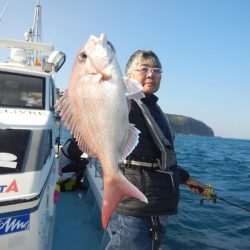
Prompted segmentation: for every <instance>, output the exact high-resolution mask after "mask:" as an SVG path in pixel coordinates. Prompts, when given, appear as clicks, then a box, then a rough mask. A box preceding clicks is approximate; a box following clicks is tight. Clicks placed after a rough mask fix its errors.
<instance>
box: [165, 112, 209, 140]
mask: <svg viewBox="0 0 250 250" xmlns="http://www.w3.org/2000/svg"><path fill="white" fill-rule="evenodd" d="M166 116H167V117H168V120H169V122H170V124H171V126H172V128H173V130H174V132H175V134H184V135H200V136H214V131H213V130H212V129H211V128H210V127H208V126H207V125H206V124H205V123H203V122H201V121H198V120H196V119H194V118H191V117H187V116H183V115H173V114H166Z"/></svg>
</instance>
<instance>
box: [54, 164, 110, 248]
mask: <svg viewBox="0 0 250 250" xmlns="http://www.w3.org/2000/svg"><path fill="white" fill-rule="evenodd" d="M94 171H95V170H94V167H91V164H90V167H89V168H88V170H87V171H86V172H87V176H88V182H89V188H88V189H87V190H84V191H71V192H61V193H60V200H59V203H58V205H57V208H56V217H55V225H54V236H53V243H52V250H69V249H70V250H103V249H105V246H106V244H107V242H108V240H109V238H108V234H107V232H106V231H104V230H103V228H102V225H101V213H100V198H99V197H98V199H97V195H98V196H100V188H99V189H98V190H99V191H98V190H97V186H98V185H97V184H98V182H100V177H98V176H96V175H95V174H94ZM99 185H100V184H99Z"/></svg>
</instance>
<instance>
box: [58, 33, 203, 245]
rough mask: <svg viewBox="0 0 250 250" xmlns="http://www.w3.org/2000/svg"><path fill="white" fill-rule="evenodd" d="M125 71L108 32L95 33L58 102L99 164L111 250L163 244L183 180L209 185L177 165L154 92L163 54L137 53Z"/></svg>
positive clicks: (68, 123)
mask: <svg viewBox="0 0 250 250" xmlns="http://www.w3.org/2000/svg"><path fill="white" fill-rule="evenodd" d="M126 74H127V77H125V78H123V77H122V73H121V70H120V67H119V65H118V63H117V60H116V56H115V51H114V48H113V46H112V44H111V43H110V42H109V41H108V40H107V37H106V35H105V34H101V35H100V37H95V36H90V38H89V39H88V41H87V43H86V44H85V45H84V46H83V47H82V48H81V49H80V50H79V51H78V53H77V55H76V58H75V61H74V65H73V69H72V74H71V78H70V83H69V86H68V90H65V91H64V94H63V96H62V97H61V98H60V100H59V101H58V102H57V105H56V106H57V111H60V116H61V117H62V120H63V121H64V123H65V125H66V126H67V127H68V128H69V129H70V130H71V132H72V136H73V137H74V138H76V140H77V143H78V146H79V148H80V149H81V151H82V152H85V153H87V154H88V155H89V156H94V157H96V158H98V160H99V161H100V163H101V166H102V170H103V186H104V189H103V202H102V224H103V227H104V228H107V226H108V230H109V233H110V236H111V241H110V243H109V244H108V246H107V248H106V249H108V250H111V249H115V250H118V249H124V250H127V249H131V250H136V249H138V250H144V249H145V250H149V249H159V247H160V243H161V240H162V237H163V235H164V233H165V231H166V225H167V216H168V215H171V214H175V213H177V205H178V202H179V184H180V183H181V184H185V185H187V186H189V187H192V191H193V192H195V193H200V191H199V190H203V189H204V185H203V184H202V183H200V182H199V181H197V180H195V179H193V178H191V177H190V176H189V174H188V172H186V171H185V170H184V169H182V168H181V167H179V166H178V165H177V161H176V158H175V152H174V145H173V143H174V135H173V133H172V130H171V128H170V125H169V123H168V120H167V118H166V116H165V114H164V113H163V112H162V111H161V109H160V107H159V106H158V105H157V100H158V98H157V97H156V96H155V95H154V93H155V92H156V91H157V90H158V89H159V87H160V81H161V74H162V67H161V63H160V61H159V59H158V57H157V56H156V55H155V54H154V53H153V52H152V51H141V50H140V51H137V52H136V53H134V54H133V55H132V56H131V58H130V59H129V61H128V64H127V67H126ZM111 216H112V217H111Z"/></svg>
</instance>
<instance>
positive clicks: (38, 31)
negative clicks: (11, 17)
mask: <svg viewBox="0 0 250 250" xmlns="http://www.w3.org/2000/svg"><path fill="white" fill-rule="evenodd" d="M24 38H25V40H26V41H27V42H36V43H42V7H41V5H40V0H37V3H36V8H35V14H34V20H33V26H32V28H29V29H28V31H27V32H25V33H24ZM40 53H41V52H40V51H35V52H33V55H30V59H31V62H33V63H34V64H35V65H38V66H39V65H40V61H39V55H40Z"/></svg>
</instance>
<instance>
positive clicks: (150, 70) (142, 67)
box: [135, 66, 162, 76]
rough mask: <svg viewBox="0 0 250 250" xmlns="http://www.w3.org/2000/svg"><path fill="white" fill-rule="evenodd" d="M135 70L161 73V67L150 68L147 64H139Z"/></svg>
mask: <svg viewBox="0 0 250 250" xmlns="http://www.w3.org/2000/svg"><path fill="white" fill-rule="evenodd" d="M135 71H138V72H140V73H141V74H148V73H149V72H151V73H152V74H154V75H157V76H159V75H161V73H162V69H161V68H150V67H147V66H141V67H139V68H138V69H135Z"/></svg>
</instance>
